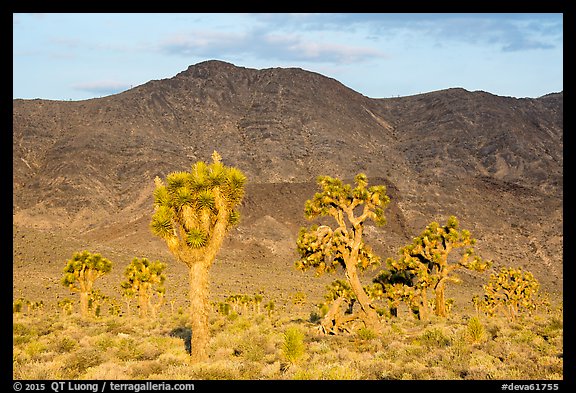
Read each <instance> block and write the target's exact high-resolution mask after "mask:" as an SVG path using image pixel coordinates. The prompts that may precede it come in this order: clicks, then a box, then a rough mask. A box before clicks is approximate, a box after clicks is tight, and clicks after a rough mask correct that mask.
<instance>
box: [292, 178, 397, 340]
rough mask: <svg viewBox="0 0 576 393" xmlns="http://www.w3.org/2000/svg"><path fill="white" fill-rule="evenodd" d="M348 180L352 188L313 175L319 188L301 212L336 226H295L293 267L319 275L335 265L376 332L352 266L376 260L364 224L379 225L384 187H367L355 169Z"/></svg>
mask: <svg viewBox="0 0 576 393" xmlns="http://www.w3.org/2000/svg"><path fill="white" fill-rule="evenodd" d="M354 181H355V183H356V187H355V188H352V186H351V185H349V184H346V185H344V184H343V183H342V181H341V180H339V179H335V178H332V177H330V176H320V177H319V178H318V185H319V186H320V188H321V190H322V191H321V192H318V193H316V194H315V195H314V197H313V198H312V199H310V200H308V201H306V203H305V206H304V214H305V216H306V218H307V219H309V220H312V219H314V218H316V217H322V216H330V217H332V218H333V219H334V220H335V221H336V224H337V226H336V228H335V229H332V228H330V227H329V226H326V225H322V226H317V225H313V226H312V227H310V228H308V229H306V228H301V229H300V233H299V235H298V240H297V247H298V252H299V254H300V260H298V261H297V262H296V268H297V269H300V270H303V271H304V270H307V269H309V268H311V267H314V268H316V272H317V274H318V275H320V274H322V273H324V272H325V271H327V272H333V271H335V270H336V269H337V268H338V266H341V267H342V268H343V269H344V271H345V274H346V278H347V279H348V282H349V283H350V287H351V289H352V292H353V293H354V295H355V297H356V299H357V301H358V303H359V305H360V309H361V315H360V317H361V319H362V320H363V321H364V323H365V325H366V327H368V328H370V329H372V330H375V331H378V330H379V329H378V314H377V313H376V309H375V308H374V306H373V305H372V302H371V301H370V298H369V297H368V295H367V294H366V292H365V291H364V289H363V288H362V284H361V282H360V278H359V276H358V271H359V270H363V269H366V268H368V267H369V266H375V265H377V264H379V262H380V260H379V258H378V257H377V256H376V255H375V254H374V253H372V250H371V249H370V248H369V247H368V246H366V245H365V244H364V240H363V238H362V236H363V232H364V223H365V222H366V221H367V220H368V219H372V220H373V221H374V222H375V223H376V224H377V225H384V224H385V223H386V218H385V216H384V209H385V208H386V206H387V205H388V203H389V202H390V199H389V198H388V196H387V195H386V187H385V186H382V185H381V186H371V187H368V179H367V177H366V175H364V174H359V175H357V176H356V177H355V178H354Z"/></svg>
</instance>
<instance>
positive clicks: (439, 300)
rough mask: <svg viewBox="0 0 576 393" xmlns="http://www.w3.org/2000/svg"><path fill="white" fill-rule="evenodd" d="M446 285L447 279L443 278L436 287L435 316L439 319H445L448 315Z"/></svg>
mask: <svg viewBox="0 0 576 393" xmlns="http://www.w3.org/2000/svg"><path fill="white" fill-rule="evenodd" d="M445 284H446V279H445V278H441V279H440V281H438V284H437V285H436V290H435V291H436V302H435V308H436V309H435V314H436V315H438V316H439V317H445V316H446V315H447V314H448V313H447V312H446V300H445V299H444V286H445Z"/></svg>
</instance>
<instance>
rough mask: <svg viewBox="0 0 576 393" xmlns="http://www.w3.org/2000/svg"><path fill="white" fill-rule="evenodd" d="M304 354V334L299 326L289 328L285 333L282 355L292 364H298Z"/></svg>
mask: <svg viewBox="0 0 576 393" xmlns="http://www.w3.org/2000/svg"><path fill="white" fill-rule="evenodd" d="M304 352H305V346H304V333H303V332H302V330H300V328H299V327H297V326H289V327H288V328H286V330H285V332H284V341H283V343H282V355H283V356H284V358H285V359H286V360H287V361H288V362H290V363H291V364H296V363H298V361H299V360H300V359H301V358H302V356H303V355H304Z"/></svg>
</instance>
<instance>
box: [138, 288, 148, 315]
mask: <svg viewBox="0 0 576 393" xmlns="http://www.w3.org/2000/svg"><path fill="white" fill-rule="evenodd" d="M146 289H147V288H140V290H139V291H138V307H139V309H138V315H139V316H140V317H145V316H147V315H148V292H147V290H146Z"/></svg>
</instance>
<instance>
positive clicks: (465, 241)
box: [402, 216, 492, 317]
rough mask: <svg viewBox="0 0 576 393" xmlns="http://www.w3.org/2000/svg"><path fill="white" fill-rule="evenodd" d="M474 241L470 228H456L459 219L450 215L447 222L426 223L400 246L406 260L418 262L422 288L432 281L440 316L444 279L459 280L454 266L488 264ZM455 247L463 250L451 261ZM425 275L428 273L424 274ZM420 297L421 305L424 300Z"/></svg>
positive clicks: (483, 267)
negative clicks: (442, 223) (414, 236)
mask: <svg viewBox="0 0 576 393" xmlns="http://www.w3.org/2000/svg"><path fill="white" fill-rule="evenodd" d="M475 243H476V239H474V238H472V236H471V234H470V232H469V231H467V230H465V229H463V230H459V223H458V220H457V219H456V217H454V216H451V217H450V218H449V219H448V222H447V223H446V225H440V224H438V223H436V222H432V223H431V224H429V225H428V226H427V227H426V229H425V230H424V231H423V232H422V234H421V235H420V236H419V237H416V238H414V241H413V243H412V244H411V245H408V246H406V247H404V248H403V249H402V256H403V258H404V261H405V262H409V264H412V265H413V266H418V264H421V266H420V267H417V268H416V270H420V273H418V274H417V275H418V276H419V277H420V279H421V280H422V279H423V281H422V285H421V288H422V289H424V288H426V287H428V286H429V285H430V284H432V283H433V284H434V292H435V304H434V312H435V314H436V315H438V316H441V317H445V316H446V315H447V309H446V300H445V296H444V291H445V288H446V283H447V282H449V281H451V282H459V281H460V280H459V278H458V277H457V276H456V275H455V274H454V272H455V271H456V270H458V269H468V270H474V271H477V272H483V271H485V270H486V269H488V268H489V267H490V266H491V264H492V262H491V261H484V260H482V259H481V258H480V257H479V256H477V255H475V252H474V248H473V247H472V246H473V245H474V244H475ZM458 248H463V251H462V252H461V254H460V255H459V256H457V257H456V258H455V260H453V261H450V260H449V257H450V256H451V255H452V252H453V251H455V250H456V249H458ZM421 267H423V268H425V269H421ZM424 270H426V274H424ZM426 275H429V276H431V277H426ZM422 300H423V301H422V304H423V305H424V303H425V301H424V299H422Z"/></svg>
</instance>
